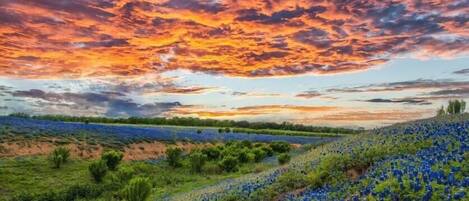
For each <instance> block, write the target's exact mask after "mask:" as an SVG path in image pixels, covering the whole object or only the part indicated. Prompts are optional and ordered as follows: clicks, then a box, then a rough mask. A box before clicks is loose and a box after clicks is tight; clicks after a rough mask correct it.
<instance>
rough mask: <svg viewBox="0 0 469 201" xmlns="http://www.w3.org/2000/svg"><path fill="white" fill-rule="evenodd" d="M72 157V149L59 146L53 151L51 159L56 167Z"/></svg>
mask: <svg viewBox="0 0 469 201" xmlns="http://www.w3.org/2000/svg"><path fill="white" fill-rule="evenodd" d="M69 157H70V150H69V149H67V148H65V147H57V148H55V149H54V151H52V153H51V155H50V157H49V159H50V160H51V161H52V163H53V164H54V167H55V168H60V166H61V165H62V164H64V163H66V162H67V161H68V158H69Z"/></svg>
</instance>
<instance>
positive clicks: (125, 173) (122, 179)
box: [112, 167, 135, 184]
mask: <svg viewBox="0 0 469 201" xmlns="http://www.w3.org/2000/svg"><path fill="white" fill-rule="evenodd" d="M134 174H135V170H134V169H133V168H131V167H121V168H119V169H118V170H117V171H116V173H115V174H114V175H113V178H112V179H113V180H114V182H115V183H120V184H123V183H126V182H128V181H129V180H130V179H132V176H133V175H134Z"/></svg>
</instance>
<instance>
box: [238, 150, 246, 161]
mask: <svg viewBox="0 0 469 201" xmlns="http://www.w3.org/2000/svg"><path fill="white" fill-rule="evenodd" d="M248 153H249V151H248V150H246V149H242V150H240V151H239V154H238V161H239V162H240V163H247V162H249V157H248Z"/></svg>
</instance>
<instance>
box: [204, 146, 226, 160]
mask: <svg viewBox="0 0 469 201" xmlns="http://www.w3.org/2000/svg"><path fill="white" fill-rule="evenodd" d="M202 153H204V154H205V155H206V156H207V158H208V159H209V160H217V159H219V158H220V154H221V153H220V149H219V148H217V147H208V148H206V149H203V150H202Z"/></svg>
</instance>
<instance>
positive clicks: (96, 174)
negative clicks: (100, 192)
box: [88, 160, 108, 183]
mask: <svg viewBox="0 0 469 201" xmlns="http://www.w3.org/2000/svg"><path fill="white" fill-rule="evenodd" d="M88 170H89V171H90V173H91V176H92V177H93V179H94V180H95V181H96V182H97V183H100V182H101V181H102V180H103V178H104V176H106V173H107V170H108V167H107V165H106V162H105V161H103V160H99V161H94V162H92V163H91V164H90V166H89V167H88Z"/></svg>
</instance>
